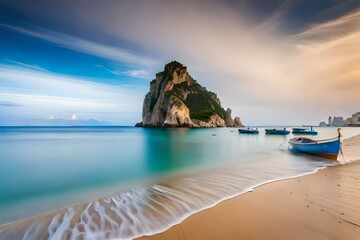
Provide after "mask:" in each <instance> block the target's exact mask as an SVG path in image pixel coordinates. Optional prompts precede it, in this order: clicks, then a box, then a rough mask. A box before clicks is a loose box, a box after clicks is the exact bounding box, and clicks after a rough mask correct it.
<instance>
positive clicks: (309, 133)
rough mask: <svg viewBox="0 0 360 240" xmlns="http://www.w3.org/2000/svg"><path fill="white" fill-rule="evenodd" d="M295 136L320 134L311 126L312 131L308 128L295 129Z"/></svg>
mask: <svg viewBox="0 0 360 240" xmlns="http://www.w3.org/2000/svg"><path fill="white" fill-rule="evenodd" d="M292 133H293V134H306V135H317V134H318V132H317V131H315V130H314V129H313V127H312V126H311V128H310V129H308V128H293V131H292Z"/></svg>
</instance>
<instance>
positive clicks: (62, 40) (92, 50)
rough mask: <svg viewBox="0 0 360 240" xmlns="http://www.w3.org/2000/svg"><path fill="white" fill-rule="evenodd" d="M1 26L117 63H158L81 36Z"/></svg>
mask: <svg viewBox="0 0 360 240" xmlns="http://www.w3.org/2000/svg"><path fill="white" fill-rule="evenodd" d="M0 26H1V27H4V28H7V29H11V30H12V31H15V32H18V33H21V34H25V35H28V36H32V37H35V38H39V39H42V40H46V41H49V42H52V43H54V44H56V45H58V46H61V47H64V48H68V49H71V50H75V51H79V52H83V53H87V54H91V55H94V56H98V57H101V58H105V59H109V60H112V61H115V62H118V63H127V64H132V65H133V64H136V65H142V66H146V67H153V66H157V65H158V64H159V63H158V62H157V61H155V60H154V59H151V58H148V57H145V56H141V55H140V54H136V53H134V52H131V51H129V50H127V49H123V48H120V47H117V46H112V45H107V44H102V43H98V42H94V41H89V40H85V39H82V38H78V37H74V36H70V35H66V34H63V33H58V32H55V31H50V30H47V29H43V28H37V29H27V28H23V27H19V26H13V25H6V24H0Z"/></svg>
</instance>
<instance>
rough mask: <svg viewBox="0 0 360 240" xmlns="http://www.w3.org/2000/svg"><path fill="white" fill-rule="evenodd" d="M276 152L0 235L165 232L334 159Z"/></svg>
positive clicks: (96, 235)
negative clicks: (250, 193) (227, 202)
mask: <svg viewBox="0 0 360 240" xmlns="http://www.w3.org/2000/svg"><path fill="white" fill-rule="evenodd" d="M335 164H337V163H336V162H333V161H319V160H317V161H313V160H309V159H305V158H299V157H296V156H293V157H292V158H291V159H290V158H288V157H284V155H281V154H279V153H271V154H267V155H266V156H262V157H261V158H259V159H256V161H255V160H254V161H248V162H245V163H241V164H238V165H232V166H228V167H225V168H221V169H216V170H209V171H206V172H201V173H197V174H192V175H185V176H182V177H177V178H173V179H169V180H167V181H164V182H161V183H158V184H155V185H152V186H143V187H135V188H132V189H130V190H127V191H124V192H121V193H119V194H116V195H113V196H110V197H105V198H101V199H98V200H96V201H93V202H90V203H83V204H79V205H75V206H71V207H69V208H65V209H61V210H57V211H54V212H51V213H48V214H44V215H41V216H38V217H34V218H30V219H26V220H21V221H18V222H14V223H10V224H6V225H3V226H1V227H0V239H1V240H3V239H4V240H5V239H26V240H32V239H53V240H58V239H71V240H75V239H132V238H136V237H140V236H144V235H152V234H155V233H159V232H163V231H165V230H167V229H168V228H170V227H171V226H174V225H176V224H178V223H180V222H181V221H183V220H184V219H185V218H187V217H189V216H190V215H192V214H194V213H196V212H199V211H202V210H204V209H207V208H210V207H212V206H214V205H216V204H218V203H219V202H221V201H223V200H226V199H229V198H232V197H235V196H238V195H240V194H243V193H245V192H248V191H251V190H252V189H253V188H254V187H257V186H260V185H262V184H265V183H269V182H273V181H278V180H282V179H286V178H292V177H296V176H300V175H305V174H309V173H313V172H316V171H317V170H318V169H320V168H324V167H326V166H329V165H335Z"/></svg>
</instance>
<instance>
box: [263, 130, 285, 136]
mask: <svg viewBox="0 0 360 240" xmlns="http://www.w3.org/2000/svg"><path fill="white" fill-rule="evenodd" d="M265 132H266V134H274V135H288V134H290V131H288V130H274V129H265Z"/></svg>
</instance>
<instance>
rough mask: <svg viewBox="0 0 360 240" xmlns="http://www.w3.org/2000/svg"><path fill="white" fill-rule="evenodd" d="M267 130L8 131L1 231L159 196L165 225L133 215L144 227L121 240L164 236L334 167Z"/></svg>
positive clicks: (327, 132) (1, 157)
mask: <svg viewBox="0 0 360 240" xmlns="http://www.w3.org/2000/svg"><path fill="white" fill-rule="evenodd" d="M259 130H260V134H259V135H242V134H241V135H240V134H238V132H237V129H231V128H216V129H186V128H184V129H143V128H133V127H92V128H91V127H71V128H69V127H67V128H60V127H56V128H54V127H37V128H32V127H20V128H19V127H11V128H9V127H6V128H5V127H2V128H0V224H4V223H7V222H11V221H15V220H19V219H23V218H27V217H31V216H35V215H39V214H42V213H45V212H47V211H50V210H54V209H58V208H63V207H66V206H69V205H73V204H77V203H80V202H91V201H92V200H93V199H99V198H103V199H105V200H106V199H108V200H109V203H107V202H106V201H105V200H104V202H103V203H102V206H103V207H104V208H106V207H109V206H110V205H111V204H114V203H115V202H116V199H121V202H122V204H123V205H120V206H118V205H116V206H118V207H119V208H120V209H121V208H123V207H125V206H127V204H130V205H131V207H133V208H136V209H141V211H146V209H148V210H149V209H150V210H151V209H152V208H151V207H149V206H151V203H150V205H149V202H147V204H145V205H144V204H142V203H139V201H140V200H141V199H142V198H144V195H145V196H147V197H146V198H147V199H154V197H153V196H154V195H155V196H156V197H155V198H158V196H159V194H160V193H161V194H160V195H161V196H163V197H165V198H166V199H168V201H165V202H167V203H166V204H167V205H166V204H164V206H162V207H163V208H164V209H163V210H161V211H162V214H164V217H163V218H164V222H160V223H159V222H157V223H156V224H155V223H153V222H152V221H151V219H150V218H149V219H148V217H144V216H137V215H136V214H133V213H131V214H130V213H127V214H126V217H127V218H129V217H130V218H132V219H138V222H139V224H140V223H141V227H136V228H135V229H136V230H134V231H130V232H131V233H129V231H125V232H126V234H125V233H122V232H121V231H120V230H119V229H124V228H125V229H126V226H124V223H123V222H122V225H121V228H119V226H118V225H116V226H114V229H115V230H114V235H113V236H114V237H118V236H120V237H133V236H137V235H142V234H144V233H152V232H158V231H161V229H166V228H167V227H169V226H171V225H172V224H174V223H176V222H179V221H180V220H181V219H183V218H184V217H186V216H188V215H189V214H192V213H193V212H196V211H199V210H201V209H204V208H207V207H209V206H211V205H214V204H216V203H217V202H219V201H221V200H223V199H226V198H229V197H232V196H235V195H238V194H240V193H242V192H246V191H248V190H249V189H250V188H251V187H254V186H257V185H259V184H262V183H264V182H269V181H273V180H276V179H282V178H288V177H291V176H297V175H302V174H306V173H310V172H313V171H316V170H317V169H319V168H322V167H325V166H329V165H333V164H335V163H334V162H333V161H327V160H324V159H321V158H317V157H313V156H309V155H304V154H299V153H296V152H292V151H289V150H288V149H287V144H286V143H285V144H284V142H285V141H286V140H287V139H289V138H291V137H293V135H292V134H290V135H288V136H272V135H268V136H266V135H265V134H264V129H263V128H259ZM317 130H318V131H319V135H318V136H316V137H315V138H329V137H334V136H336V135H337V133H336V128H317ZM357 134H360V129H359V128H343V135H344V137H351V136H354V135H357ZM280 145H281V146H280ZM279 146H280V147H279ZM314 160H316V161H314ZM194 182H196V184H194ZM164 186H166V187H164ZM164 189H166V190H164ZM195 192H196V193H197V194H195ZM124 194H125V195H124ZM126 194H130V195H131V197H130V200H129V199H127V197H124V196H128V195H126ZM121 196H122V197H121ZM124 199H127V200H124ZM174 199H176V201H175V200H174ZM151 201H153V200H151ZM151 201H150V202H151ZM179 201H180V202H179ZM95 202H96V201H95ZM110 202H111V204H110ZM92 203H94V202H92ZM135 203H138V204H135ZM134 204H135V205H134ZM156 204H157V205H158V203H156ZM173 204H175V205H176V204H178V205H176V206H175V205H173ZM108 205H109V206H108ZM111 206H112V205H111ZM182 206H183V207H182ZM112 207H114V206H112ZM128 207H129V206H128ZM84 208H85V207H84ZM129 208H130V207H129ZM170 208H171V209H173V210H171V211H169V209H170ZM112 209H113V208H112ZM174 209H177V210H176V211H175V210H174ZM150 210H149V211H150ZM139 211H140V210H139ZM141 211H140V212H141ZM151 211H152V210H151ZM151 211H150V212H151ZM118 214H119V216H120V215H121V214H120V213H118ZM150 215H151V214H150ZM121 216H122V215H121ZM146 216H147V215H146ZM118 218H119V219H121V217H118ZM135 222H136V221H135ZM99 232H100V233H101V232H104V230H103V229H101V227H99V228H98V229H97V234H100V233H99ZM1 233H2V232H1V229H0V239H2V238H1ZM92 234H93V233H92ZM7 236H8V235H7ZM97 236H98V237H99V236H100V237H101V236H102V237H104V236H105V235H104V236H103V235H97ZM106 236H108V235H106ZM29 239H31V238H29ZM34 239H36V237H34Z"/></svg>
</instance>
